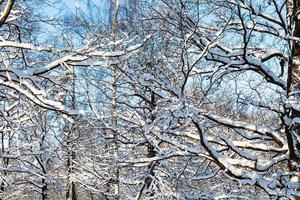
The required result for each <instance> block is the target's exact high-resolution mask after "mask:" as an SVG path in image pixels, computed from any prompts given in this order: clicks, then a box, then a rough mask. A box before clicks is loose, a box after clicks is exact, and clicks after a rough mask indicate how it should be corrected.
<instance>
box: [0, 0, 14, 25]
mask: <svg viewBox="0 0 300 200" xmlns="http://www.w3.org/2000/svg"><path fill="white" fill-rule="evenodd" d="M14 3H15V0H8V2H7V5H6V7H5V9H4V11H3V13H2V14H1V16H0V28H1V26H2V25H3V24H4V23H5V21H6V20H7V18H8V15H9V13H10V11H11V10H12V7H13V5H14Z"/></svg>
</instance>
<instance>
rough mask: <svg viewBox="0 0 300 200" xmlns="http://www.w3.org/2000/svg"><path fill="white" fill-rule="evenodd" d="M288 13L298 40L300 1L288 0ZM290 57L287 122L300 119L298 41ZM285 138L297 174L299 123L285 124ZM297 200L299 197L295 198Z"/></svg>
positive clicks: (291, 164)
mask: <svg viewBox="0 0 300 200" xmlns="http://www.w3.org/2000/svg"><path fill="white" fill-rule="evenodd" d="M287 7H288V13H289V14H290V16H291V17H290V23H289V24H290V25H291V27H290V31H291V32H292V36H293V38H300V20H299V19H300V18H299V17H300V13H299V12H300V0H293V1H292V0H290V1H288V3H287ZM290 45H291V46H290V47H291V56H290V59H289V66H288V80H287V95H288V102H289V103H288V106H287V107H286V113H287V117H288V119H290V120H289V121H292V120H293V119H295V118H297V117H300V112H299V111H298V110H296V109H295V108H293V106H292V105H293V104H299V103H300V80H299V77H300V41H296V40H292V42H291V44H290ZM286 137H287V141H288V147H289V155H290V161H289V168H290V170H291V171H293V172H296V173H299V171H300V169H299V166H298V163H299V162H300V154H299V152H300V143H299V142H300V141H299V140H298V139H297V138H299V137H300V124H299V122H296V123H292V124H290V123H289V122H288V123H287V124H286ZM298 176H299V177H300V173H299V174H298ZM295 199H297V200H299V199H300V197H299V196H298V197H295Z"/></svg>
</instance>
